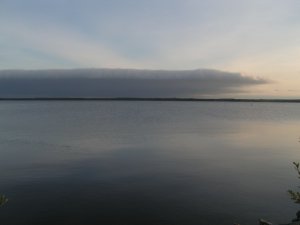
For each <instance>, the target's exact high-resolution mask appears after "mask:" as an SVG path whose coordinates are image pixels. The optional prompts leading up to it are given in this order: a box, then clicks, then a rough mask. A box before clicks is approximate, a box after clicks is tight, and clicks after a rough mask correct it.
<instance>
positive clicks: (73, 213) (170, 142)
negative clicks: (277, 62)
mask: <svg viewBox="0 0 300 225" xmlns="http://www.w3.org/2000/svg"><path fill="white" fill-rule="evenodd" d="M299 136H300V104H295V103H241V102H239V103H237V102H138V101H135V102H127V101H119V102H118V101H111V102H109V101H108V102H102V101H11V102H10V101H2V102H0V193H3V194H5V195H6V196H7V197H8V198H9V202H8V203H7V204H6V205H5V206H4V207H2V208H1V209H0V218H1V224H5V225H50V224H51V225H53V224H55V225H94V224H95V225H96V224H105V225H177V224H178V225H179V224H180V225H194V224H195V225H196V224H197V225H199V224H208V225H209V224H219V225H220V224H221V225H223V224H224V225H225V224H229V225H232V224H233V223H234V222H239V223H241V224H243V225H250V224H257V219H259V218H265V219H268V220H271V221H273V222H274V223H284V222H289V221H290V220H291V219H293V218H294V217H295V213H296V212H297V210H298V209H299V206H297V205H296V204H294V203H293V202H292V201H291V200H290V199H289V197H288V195H287V193H286V191H287V190H288V189H295V190H297V186H298V185H299V183H300V180H298V178H297V174H296V172H295V170H294V169H293V166H292V162H293V161H297V160H299V161H300V143H299Z"/></svg>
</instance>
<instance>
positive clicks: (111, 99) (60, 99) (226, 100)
mask: <svg viewBox="0 0 300 225" xmlns="http://www.w3.org/2000/svg"><path fill="white" fill-rule="evenodd" d="M0 101H180V102H283V103H300V99H239V98H96V97H95V98H93V97H91V98H90V97H88V98H75V97H74V98H73V97H61V98H59V97H57V98H56V97H55V98H50V97H49V98H48V97H37V98H34V97H30V98H0Z"/></svg>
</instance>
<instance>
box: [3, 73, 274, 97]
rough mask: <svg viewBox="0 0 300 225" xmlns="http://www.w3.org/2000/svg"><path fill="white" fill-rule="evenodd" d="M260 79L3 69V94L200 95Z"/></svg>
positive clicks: (223, 75) (225, 75)
mask: <svg viewBox="0 0 300 225" xmlns="http://www.w3.org/2000/svg"><path fill="white" fill-rule="evenodd" d="M265 83H268V81H266V80H264V79H260V78H253V77H249V76H242V75H241V74H239V73H230V72H223V71H218V70H207V69H199V70H181V71H171V70H133V69H72V70H2V71H0V97H2V98H5V97H21V98H26V97H55V98H58V97H103V98H106V97H162V98H166V97H201V96H206V95H221V94H228V93H236V92H241V91H242V88H243V87H245V86H253V85H259V84H265Z"/></svg>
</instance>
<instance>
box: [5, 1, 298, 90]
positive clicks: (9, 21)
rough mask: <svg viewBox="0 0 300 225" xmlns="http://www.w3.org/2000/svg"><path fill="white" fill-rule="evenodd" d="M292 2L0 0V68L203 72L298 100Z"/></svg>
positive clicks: (295, 4) (294, 4)
mask: <svg viewBox="0 0 300 225" xmlns="http://www.w3.org/2000/svg"><path fill="white" fill-rule="evenodd" d="M299 12H300V1H298V0H284V1H283V0H251V1H250V0H247V1H246V0H151V1H148V0H147V1H146V0H97V1H96V0H85V1H83V0H81V1H80V0H52V1H50V0H26V1H23V0H1V1H0V28H1V29H0V49H1V52H0V69H54V68H59V69H63V68H90V67H92V68H138V69H170V70H182V69H198V68H210V69H217V70H223V71H230V72H238V73H242V74H246V75H248V76H259V77H262V78H264V79H270V80H273V81H274V82H272V84H268V85H265V86H259V87H251V90H252V92H251V93H250V94H249V93H248V95H253V96H255V95H257V96H300V78H299V77H300V64H299V61H300V38H299V37H300V13H299Z"/></svg>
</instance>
